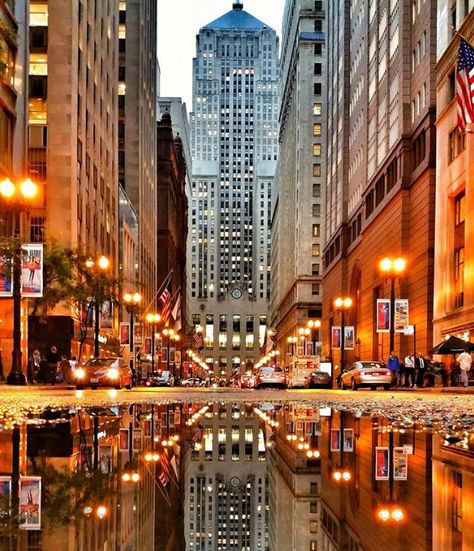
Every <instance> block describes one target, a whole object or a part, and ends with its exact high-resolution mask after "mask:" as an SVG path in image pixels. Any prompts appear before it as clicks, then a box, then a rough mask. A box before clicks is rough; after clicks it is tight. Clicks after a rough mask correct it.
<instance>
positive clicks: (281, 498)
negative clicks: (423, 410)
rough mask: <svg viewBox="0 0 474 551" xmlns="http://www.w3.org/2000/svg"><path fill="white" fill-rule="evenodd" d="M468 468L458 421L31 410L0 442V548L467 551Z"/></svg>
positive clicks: (302, 412)
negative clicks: (464, 550)
mask: <svg viewBox="0 0 474 551" xmlns="http://www.w3.org/2000/svg"><path fill="white" fill-rule="evenodd" d="M27 417H29V418H28V419H27ZM473 459H474V431H473V425H472V419H471V418H468V417H467V416H466V415H464V416H458V417H457V418H453V416H450V417H449V419H447V420H446V421H445V422H443V421H442V420H440V419H438V418H437V419H436V420H434V421H430V420H429V419H426V418H425V420H424V422H423V423H421V422H415V421H414V419H413V418H410V417H408V416H405V415H403V416H402V415H393V416H392V415H390V416H385V415H375V414H374V413H371V414H367V413H364V412H363V411H360V410H355V409H353V410H352V411H342V410H335V409H331V408H328V407H319V406H317V405H314V404H312V405H311V404H299V403H297V402H288V403H286V402H285V403H281V404H279V403H272V404H269V403H258V404H252V403H245V402H241V403H230V402H215V403H207V404H203V403H200V404H191V403H180V404H172V403H168V404H159V403H154V404H151V403H150V404H144V403H141V404H126V405H120V406H119V405H117V406H104V407H82V408H79V407H68V408H64V409H63V410H55V411H52V410H46V411H44V412H43V414H41V415H35V416H32V415H30V416H27V415H25V416H23V421H22V422H21V423H17V424H15V425H14V426H12V425H11V422H10V421H9V423H7V424H6V425H4V427H3V430H2V431H1V432H0V549H1V550H9V551H10V550H12V549H15V550H25V551H26V550H28V551H30V550H31V551H49V550H54V551H62V550H68V551H76V550H77V551H89V550H92V551H95V550H101V551H104V550H107V551H109V550H116V551H117V550H126V551H128V550H130V551H131V550H139V551H142V550H144V551H148V550H150V551H152V550H153V551H155V550H159V551H161V550H162V551H168V550H173V551H180V550H186V551H214V550H222V551H237V550H239V551H260V550H261V551H266V550H269V551H292V550H293V551H307V550H310V551H316V550H321V549H322V550H324V551H332V550H348V551H358V550H371V549H373V550H374V551H375V550H379V549H396V550H405V549H408V548H409V549H410V551H414V550H420V551H421V550H430V549H435V550H439V551H441V550H448V551H449V550H451V551H457V550H462V549H473V548H474V521H473V520H472V514H469V512H470V511H469V507H471V506H472V503H473V499H474V495H473V494H474V484H473V481H472V472H473V467H474V460H473Z"/></svg>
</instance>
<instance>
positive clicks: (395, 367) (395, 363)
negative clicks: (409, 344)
mask: <svg viewBox="0 0 474 551" xmlns="http://www.w3.org/2000/svg"><path fill="white" fill-rule="evenodd" d="M387 368H388V369H389V370H390V371H391V372H392V386H397V383H398V375H399V372H400V360H399V359H398V356H397V355H396V354H395V351H394V350H392V351H391V352H390V356H389V357H388V362H387Z"/></svg>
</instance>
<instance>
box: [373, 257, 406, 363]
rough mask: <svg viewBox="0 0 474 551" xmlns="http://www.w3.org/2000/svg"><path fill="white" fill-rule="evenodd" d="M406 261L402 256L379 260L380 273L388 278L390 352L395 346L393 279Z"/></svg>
mask: <svg viewBox="0 0 474 551" xmlns="http://www.w3.org/2000/svg"><path fill="white" fill-rule="evenodd" d="M406 267H407V261H406V260H405V259H404V258H403V257H401V256H400V257H398V258H394V259H392V258H389V257H385V258H383V259H382V260H381V261H380V262H379V270H380V273H381V274H382V275H383V276H385V278H387V279H389V280H390V353H392V351H393V349H394V348H395V280H396V279H397V278H401V276H402V274H403V272H404V271H405V270H406Z"/></svg>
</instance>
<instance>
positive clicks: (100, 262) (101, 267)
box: [86, 255, 110, 358]
mask: <svg viewBox="0 0 474 551" xmlns="http://www.w3.org/2000/svg"><path fill="white" fill-rule="evenodd" d="M86 267H87V268H88V269H89V270H93V269H94V268H98V270H97V274H96V275H97V281H96V282H95V284H96V287H97V289H96V296H95V297H93V298H94V316H95V322H94V358H98V357H99V355H100V351H99V335H100V306H101V304H100V300H99V297H98V296H97V295H99V294H100V289H99V286H100V278H101V275H102V274H101V272H102V273H105V271H106V270H108V269H109V267H110V260H109V259H108V258H107V257H106V256H104V255H101V256H99V258H98V259H97V261H94V260H92V258H90V259H88V260H86Z"/></svg>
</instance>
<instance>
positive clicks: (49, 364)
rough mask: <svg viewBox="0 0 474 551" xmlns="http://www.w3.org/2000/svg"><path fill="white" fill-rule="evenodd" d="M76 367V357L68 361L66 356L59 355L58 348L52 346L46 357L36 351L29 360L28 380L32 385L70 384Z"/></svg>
mask: <svg viewBox="0 0 474 551" xmlns="http://www.w3.org/2000/svg"><path fill="white" fill-rule="evenodd" d="M76 365H77V359H76V357H75V356H73V357H72V358H71V359H68V358H67V356H65V355H64V354H59V352H58V349H57V347H56V346H51V348H50V349H49V351H48V352H47V354H46V355H45V356H42V355H41V353H40V351H39V350H37V349H36V350H33V353H32V354H31V356H30V358H29V360H28V380H29V382H30V383H43V384H52V385H54V384H63V383H66V384H70V383H72V373H73V371H74V369H75V367H76Z"/></svg>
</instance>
